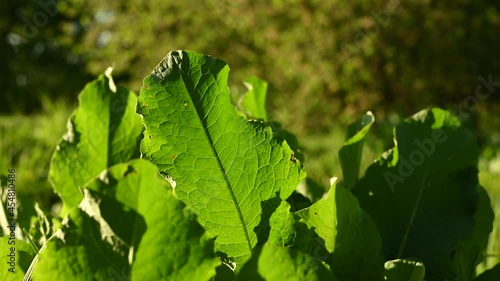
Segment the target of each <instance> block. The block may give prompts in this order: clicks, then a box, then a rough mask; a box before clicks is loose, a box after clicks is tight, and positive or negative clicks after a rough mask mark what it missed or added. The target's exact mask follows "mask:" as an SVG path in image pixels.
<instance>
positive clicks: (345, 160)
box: [339, 111, 375, 189]
mask: <svg viewBox="0 0 500 281" xmlns="http://www.w3.org/2000/svg"><path fill="white" fill-rule="evenodd" d="M373 122H375V116H373V114H372V113H371V112H370V111H368V112H367V113H366V114H365V115H363V117H361V118H360V119H359V120H358V121H356V122H354V123H352V124H350V125H349V127H348V128H347V134H346V141H345V143H344V145H343V146H342V148H341V149H340V151H339V159H340V165H341V166H342V174H343V175H344V184H345V186H346V187H347V188H349V189H351V188H352V187H353V186H354V185H355V184H356V182H357V181H358V177H359V166H360V164H361V155H362V153H363V145H364V143H365V137H366V134H368V131H369V130H370V127H371V126H372V124H373Z"/></svg>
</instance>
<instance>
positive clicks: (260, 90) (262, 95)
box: [239, 76, 268, 122]
mask: <svg viewBox="0 0 500 281" xmlns="http://www.w3.org/2000/svg"><path fill="white" fill-rule="evenodd" d="M243 84H244V85H245V87H246V88H247V89H248V91H247V92H246V93H245V94H244V95H243V96H242V97H241V99H240V101H239V107H240V108H241V109H242V111H243V112H244V113H245V115H246V116H248V117H249V118H252V119H260V120H262V121H264V122H267V121H268V119H267V110H266V95H267V82H266V81H264V80H262V79H260V78H259V77H257V76H250V77H247V78H245V80H244V81H243Z"/></svg>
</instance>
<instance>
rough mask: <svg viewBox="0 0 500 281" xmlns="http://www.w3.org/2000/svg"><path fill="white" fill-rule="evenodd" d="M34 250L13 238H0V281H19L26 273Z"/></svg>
mask: <svg viewBox="0 0 500 281" xmlns="http://www.w3.org/2000/svg"><path fill="white" fill-rule="evenodd" d="M34 256H35V250H34V249H33V247H31V245H30V244H29V243H26V242H24V241H22V240H18V239H15V238H14V236H4V237H0V264H1V266H2V271H1V273H0V280H4V281H19V280H22V279H23V277H24V274H25V273H26V272H27V271H28V268H29V266H30V263H31V260H33V257H34Z"/></svg>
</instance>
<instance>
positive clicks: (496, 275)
mask: <svg viewBox="0 0 500 281" xmlns="http://www.w3.org/2000/svg"><path fill="white" fill-rule="evenodd" d="M498 280H500V264H497V265H495V267H493V268H492V269H489V270H486V271H485V272H483V273H482V274H481V275H479V276H478V277H477V278H476V279H474V281H498Z"/></svg>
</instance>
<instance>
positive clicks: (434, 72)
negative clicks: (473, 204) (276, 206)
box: [0, 0, 500, 266]
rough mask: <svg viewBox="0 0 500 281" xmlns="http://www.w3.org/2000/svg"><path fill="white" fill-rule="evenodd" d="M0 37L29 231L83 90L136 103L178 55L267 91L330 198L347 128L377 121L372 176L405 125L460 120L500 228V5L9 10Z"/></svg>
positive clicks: (194, 1)
mask: <svg viewBox="0 0 500 281" xmlns="http://www.w3.org/2000/svg"><path fill="white" fill-rule="evenodd" d="M0 33H1V41H0V62H1V64H0V85H1V90H0V91H1V92H0V149H1V154H0V174H6V173H7V172H6V171H7V169H10V168H16V169H17V171H18V172H17V176H18V181H17V184H18V197H19V198H20V199H21V202H22V206H21V208H22V210H21V215H22V216H25V217H26V219H27V218H29V216H30V215H32V214H33V212H34V211H33V209H32V207H31V206H32V202H33V201H37V202H39V203H40V204H41V206H42V208H44V209H46V210H50V208H51V206H52V205H53V204H54V203H56V202H57V199H56V197H55V196H54V195H53V193H52V189H51V186H50V184H49V183H48V182H47V172H48V167H49V161H50V157H51V154H52V152H53V151H54V149H55V146H56V144H57V142H58V141H59V140H60V138H61V136H62V135H63V133H64V131H65V130H66V128H65V126H66V119H67V118H68V117H69V115H70V114H71V112H72V110H73V109H74V108H75V107H76V106H77V102H78V100H77V95H78V93H79V91H80V90H81V89H83V87H84V85H85V84H86V83H88V82H90V81H91V80H93V79H95V78H96V77H97V76H98V75H99V74H101V73H103V72H104V70H105V69H106V68H107V67H108V66H114V69H115V70H114V77H115V81H116V82H117V83H118V84H122V85H126V86H128V87H129V88H131V89H132V90H134V91H135V92H136V93H138V92H139V89H140V87H141V84H142V79H143V78H144V77H145V76H146V75H148V74H149V73H150V72H151V71H152V70H153V68H154V67H155V66H156V64H157V63H158V62H159V61H160V60H161V59H162V58H163V57H164V56H165V55H166V54H167V53H168V52H169V51H171V50H176V49H189V50H194V51H197V52H200V53H206V54H210V55H213V56H216V57H219V58H222V59H223V60H225V61H226V62H227V63H228V64H229V66H230V67H231V73H230V85H231V90H232V95H233V97H234V100H237V99H238V97H239V96H240V95H241V94H242V93H244V92H245V88H244V86H243V84H242V83H241V81H242V80H243V79H244V78H245V77H247V76H250V75H257V76H259V77H261V78H263V79H264V80H266V81H268V82H269V93H268V110H269V112H270V115H271V117H272V118H271V119H273V120H275V121H278V122H280V123H281V124H282V125H283V127H284V128H286V129H287V130H289V131H291V132H292V133H294V134H296V136H297V138H298V140H299V142H300V144H301V147H302V150H303V152H304V154H305V157H306V160H305V166H306V169H307V171H308V174H309V176H310V177H311V178H312V179H313V180H315V181H316V182H318V183H319V184H323V185H325V186H326V185H327V183H328V180H329V178H330V177H332V176H341V170H340V165H339V162H338V156H337V153H338V150H339V148H340V147H341V145H342V143H343V141H344V132H345V128H346V126H347V125H348V123H349V122H353V121H355V120H356V119H357V118H358V117H359V116H361V115H362V114H363V113H365V112H366V111H367V110H371V111H372V112H373V113H374V114H375V117H376V123H375V125H374V126H373V127H372V130H371V132H370V135H369V136H368V139H367V142H366V147H365V154H364V156H363V166H362V167H363V170H364V168H365V167H367V166H368V165H369V164H370V163H371V162H372V161H373V160H374V159H375V158H376V157H378V155H380V154H381V153H382V152H383V151H384V150H386V149H388V148H390V147H391V146H392V127H393V126H394V125H396V124H397V123H398V122H400V121H401V120H402V119H403V118H405V117H407V116H409V115H412V114H413V113H415V112H417V111H419V110H420V109H423V108H426V107H430V106H439V107H442V108H445V109H450V110H453V111H454V112H455V113H457V114H458V116H459V118H460V119H461V120H462V121H463V123H464V124H465V125H466V126H467V127H469V128H470V129H471V130H472V131H473V132H474V134H475V136H476V138H477V141H478V143H479V145H480V148H481V159H480V163H479V166H480V174H479V175H480V181H481V183H482V184H483V185H484V186H485V187H486V188H487V190H488V192H489V194H490V196H491V199H492V204H493V206H494V208H495V213H496V214H497V215H499V216H500V153H499V148H500V114H499V112H500V51H499V50H500V2H499V1H498V0H456V1H430V0H421V1H417V0H415V1H410V0H404V1H403V0H389V1H367V0H359V1H347V0H332V1H319V0H304V1H298V0H289V1H284V0H268V1H262V0H234V1H228V0H218V1H216V0H182V1H159V0H151V1H146V0H129V1H97V0H88V1H83V0H69V1H57V0H37V1H28V0H3V1H0ZM488 81H489V82H488ZM496 81H498V82H496ZM478 88H479V89H480V91H479V92H478V91H477V89H478ZM478 93H480V94H481V96H482V97H486V96H487V97H486V98H484V99H481V100H480V99H477V97H478ZM362 173H363V172H361V174H362ZM26 221H28V222H29V219H27V220H26ZM499 223H500V220H499V219H498V218H497V219H496V221H495V230H494V232H493V234H492V239H491V241H492V242H490V245H489V246H488V253H489V254H490V256H489V259H490V260H492V263H493V262H496V261H498V258H499V254H500V236H499V235H500V234H499V228H500V226H499ZM26 227H29V225H28V226H26ZM486 266H488V265H487V264H486Z"/></svg>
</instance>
